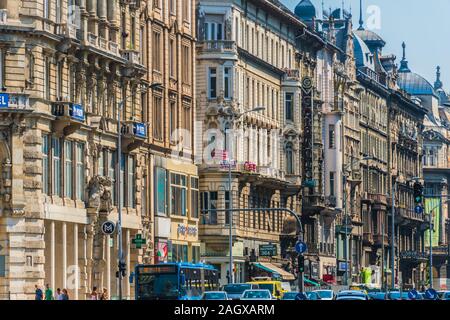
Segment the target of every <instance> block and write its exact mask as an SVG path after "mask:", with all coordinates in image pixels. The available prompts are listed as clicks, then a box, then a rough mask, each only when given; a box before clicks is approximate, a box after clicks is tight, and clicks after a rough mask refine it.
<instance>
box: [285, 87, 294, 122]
mask: <svg viewBox="0 0 450 320" xmlns="http://www.w3.org/2000/svg"><path fill="white" fill-rule="evenodd" d="M293 97H294V95H293V94H292V93H286V101H285V107H286V120H290V121H294V106H293Z"/></svg>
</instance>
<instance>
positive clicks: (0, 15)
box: [0, 9, 8, 24]
mask: <svg viewBox="0 0 450 320" xmlns="http://www.w3.org/2000/svg"><path fill="white" fill-rule="evenodd" d="M7 22H8V10H6V9H0V24H6V23H7Z"/></svg>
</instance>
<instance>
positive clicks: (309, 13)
mask: <svg viewBox="0 0 450 320" xmlns="http://www.w3.org/2000/svg"><path fill="white" fill-rule="evenodd" d="M295 15H296V16H297V17H299V18H300V19H302V20H312V18H315V17H316V8H315V7H314V5H313V4H312V3H311V1H310V0H302V1H300V3H299V4H298V5H297V6H296V7H295Z"/></svg>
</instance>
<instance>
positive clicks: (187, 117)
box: [183, 103, 191, 148]
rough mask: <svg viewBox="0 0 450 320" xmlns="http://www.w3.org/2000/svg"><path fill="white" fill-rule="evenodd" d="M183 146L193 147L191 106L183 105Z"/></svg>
mask: <svg viewBox="0 0 450 320" xmlns="http://www.w3.org/2000/svg"><path fill="white" fill-rule="evenodd" d="M183 129H184V136H183V145H184V146H185V147H186V148H190V147H191V106H190V105H189V104H185V103H183Z"/></svg>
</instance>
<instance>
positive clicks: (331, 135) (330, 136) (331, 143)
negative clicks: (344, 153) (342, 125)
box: [328, 124, 336, 149]
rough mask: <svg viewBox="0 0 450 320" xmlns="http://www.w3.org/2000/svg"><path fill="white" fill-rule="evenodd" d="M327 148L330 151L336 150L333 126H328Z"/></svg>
mask: <svg viewBox="0 0 450 320" xmlns="http://www.w3.org/2000/svg"><path fill="white" fill-rule="evenodd" d="M328 147H329V148H330V149H334V148H336V129H335V126H334V124H330V125H329V126H328Z"/></svg>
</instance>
